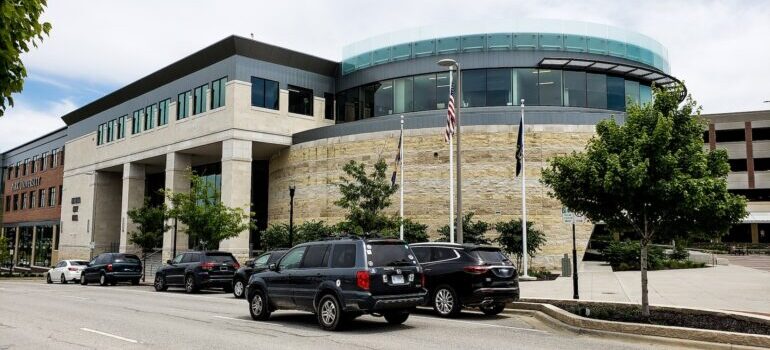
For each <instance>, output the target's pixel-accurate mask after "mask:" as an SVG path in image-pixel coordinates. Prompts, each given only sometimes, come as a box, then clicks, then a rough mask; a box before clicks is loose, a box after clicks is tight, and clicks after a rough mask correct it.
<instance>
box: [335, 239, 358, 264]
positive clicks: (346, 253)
mask: <svg viewBox="0 0 770 350" xmlns="http://www.w3.org/2000/svg"><path fill="white" fill-rule="evenodd" d="M355 266H356V245H355V244H337V245H335V246H334V252H332V267H340V268H345V267H355Z"/></svg>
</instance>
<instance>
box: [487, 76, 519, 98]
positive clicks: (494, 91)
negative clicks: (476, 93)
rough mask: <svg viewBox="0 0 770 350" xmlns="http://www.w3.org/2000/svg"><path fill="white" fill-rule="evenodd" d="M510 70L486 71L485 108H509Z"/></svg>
mask: <svg viewBox="0 0 770 350" xmlns="http://www.w3.org/2000/svg"><path fill="white" fill-rule="evenodd" d="M511 99H512V96H511V70H510V69H488V70H487V106H511V105H513V102H512V101H511Z"/></svg>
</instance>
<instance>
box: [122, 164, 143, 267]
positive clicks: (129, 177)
mask: <svg viewBox="0 0 770 350" xmlns="http://www.w3.org/2000/svg"><path fill="white" fill-rule="evenodd" d="M144 180H145V166H144V164H138V163H125V164H123V193H122V196H121V202H120V247H119V250H120V252H121V253H126V252H131V253H133V252H134V251H135V250H136V247H134V245H133V244H131V243H129V241H128V240H129V232H131V231H133V230H134V229H136V225H135V224H134V223H133V222H131V219H130V218H129V217H128V211H129V210H131V209H135V208H141V207H142V205H144V188H145V184H144Z"/></svg>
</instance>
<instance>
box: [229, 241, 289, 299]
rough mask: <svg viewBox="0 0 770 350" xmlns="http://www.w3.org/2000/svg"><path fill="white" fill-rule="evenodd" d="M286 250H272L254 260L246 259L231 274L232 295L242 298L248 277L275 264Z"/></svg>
mask: <svg viewBox="0 0 770 350" xmlns="http://www.w3.org/2000/svg"><path fill="white" fill-rule="evenodd" d="M287 251H288V249H280V250H273V251H269V252H265V253H262V254H260V255H259V256H257V257H256V258H255V259H254V260H249V261H247V262H246V264H245V266H243V267H241V268H240V269H238V271H236V272H235V276H233V295H235V297H236V298H243V295H244V293H243V292H245V291H246V285H247V284H248V283H249V277H251V275H252V274H255V273H257V272H261V271H264V270H267V267H268V266H270V264H275V263H276V262H277V261H278V260H280V259H281V257H282V256H283V255H284V254H286V252H287Z"/></svg>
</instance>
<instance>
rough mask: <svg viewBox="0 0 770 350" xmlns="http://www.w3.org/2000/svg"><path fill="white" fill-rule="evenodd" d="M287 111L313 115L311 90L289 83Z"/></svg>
mask: <svg viewBox="0 0 770 350" xmlns="http://www.w3.org/2000/svg"><path fill="white" fill-rule="evenodd" d="M288 87H289V113H297V114H304V115H313V90H310V89H306V88H303V87H299V86H294V85H289V86H288Z"/></svg>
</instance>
